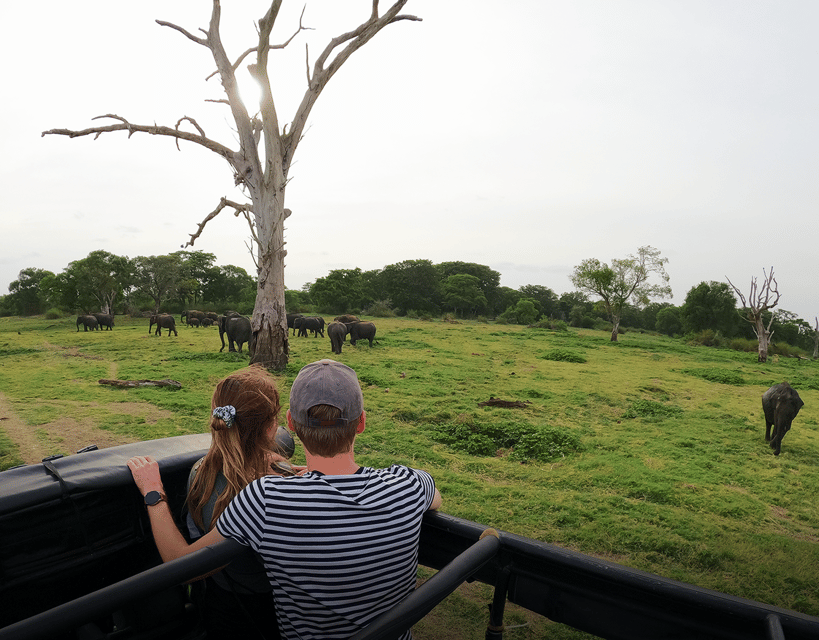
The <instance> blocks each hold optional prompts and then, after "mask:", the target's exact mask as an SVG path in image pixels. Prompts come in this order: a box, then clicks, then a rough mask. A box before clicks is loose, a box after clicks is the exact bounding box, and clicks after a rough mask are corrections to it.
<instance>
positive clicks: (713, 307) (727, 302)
mask: <svg viewBox="0 0 819 640" xmlns="http://www.w3.org/2000/svg"><path fill="white" fill-rule="evenodd" d="M680 320H681V321H682V325H683V331H685V332H686V333H699V332H700V331H705V330H707V329H712V330H713V331H719V332H720V333H721V334H722V335H724V336H727V337H731V336H733V335H735V334H736V333H737V320H738V318H737V299H736V296H734V292H733V291H732V290H731V287H730V286H728V285H727V284H726V283H725V282H714V281H713V280H712V281H709V282H700V283H699V284H698V285H697V286H696V287H692V288H691V289H690V290H689V291H688V293H687V294H686V296H685V302H684V303H683V305H682V306H681V307H680Z"/></svg>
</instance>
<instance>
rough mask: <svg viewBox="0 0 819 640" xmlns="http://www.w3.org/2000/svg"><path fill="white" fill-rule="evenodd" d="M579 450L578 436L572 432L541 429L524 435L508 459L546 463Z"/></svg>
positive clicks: (548, 428) (547, 428) (552, 428)
mask: <svg viewBox="0 0 819 640" xmlns="http://www.w3.org/2000/svg"><path fill="white" fill-rule="evenodd" d="M579 449H580V436H578V435H577V434H576V433H575V432H574V431H570V430H568V429H558V428H556V427H541V428H540V429H537V430H533V431H530V432H528V433H524V434H523V435H522V436H521V438H520V440H518V442H517V444H515V447H514V449H513V450H512V453H511V455H510V456H509V457H510V458H512V459H513V460H520V461H521V462H525V461H527V460H538V461H541V462H546V461H548V460H554V459H555V458H564V457H566V455H567V454H570V453H573V452H575V451H578V450H579Z"/></svg>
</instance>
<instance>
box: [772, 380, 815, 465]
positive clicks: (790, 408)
mask: <svg viewBox="0 0 819 640" xmlns="http://www.w3.org/2000/svg"><path fill="white" fill-rule="evenodd" d="M804 404H805V403H804V402H802V398H800V397H799V394H798V393H796V389H794V388H793V387H792V386H791V385H789V384H788V383H787V382H780V383H779V384H775V385H774V386H772V387H771V388H770V389H768V390H767V391H766V392H765V393H763V394H762V411H763V412H764V414H765V442H769V443H770V447H771V449H773V450H774V455H775V456H778V455H779V453H780V452H781V451H782V438H784V437H785V434H786V433H788V431H789V430H790V428H791V422H793V419H794V418H795V417H796V414H797V413H799V410H800V409H801V408H802V406H803V405H804ZM771 427H773V434H771Z"/></svg>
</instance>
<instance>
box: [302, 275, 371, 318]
mask: <svg viewBox="0 0 819 640" xmlns="http://www.w3.org/2000/svg"><path fill="white" fill-rule="evenodd" d="M362 297H363V283H362V278H361V269H359V268H358V267H356V268H355V269H334V270H333V271H331V272H330V273H328V274H327V275H326V276H325V277H323V278H317V279H316V281H315V282H314V283H313V284H312V285H311V286H310V298H311V299H312V300H313V303H314V304H315V305H316V307H318V309H319V310H321V311H323V312H324V313H352V312H354V311H357V310H358V309H360V308H361V304H362Z"/></svg>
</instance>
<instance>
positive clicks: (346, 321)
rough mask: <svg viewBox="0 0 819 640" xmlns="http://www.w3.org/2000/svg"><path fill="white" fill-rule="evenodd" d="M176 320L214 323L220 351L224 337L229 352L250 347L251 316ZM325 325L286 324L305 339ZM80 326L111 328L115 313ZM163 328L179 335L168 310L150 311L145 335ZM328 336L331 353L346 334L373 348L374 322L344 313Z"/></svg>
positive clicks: (290, 319) (187, 314)
mask: <svg viewBox="0 0 819 640" xmlns="http://www.w3.org/2000/svg"><path fill="white" fill-rule="evenodd" d="M179 320H180V322H183V321H184V322H185V323H186V324H187V325H188V326H190V327H208V326H211V325H214V324H215V325H216V326H217V327H218V328H219V339H220V340H221V341H222V348H221V349H219V351H224V349H225V337H227V346H228V351H232V352H239V353H241V352H242V348H243V346H244V345H245V344H247V345H248V349H251V341H252V339H253V331H252V328H251V324H250V318H248V317H246V316H243V315H240V314H239V313H237V312H236V311H226V312H225V313H224V314H223V315H217V314H216V313H214V312H212V311H211V312H202V311H195V310H191V309H188V310H185V311H183V312H182V314H181V316H180V318H179ZM324 325H325V323H324V318H322V317H321V316H305V315H303V314H300V313H292V314H291V313H288V314H287V327H288V329H293V335H294V336H295V335H297V334H298V336H299V337H305V338H306V337H307V335H308V333H311V332H312V334H313V337H315V338H317V337H319V336H321V337H322V338H323V337H324ZM80 326H83V327H84V330H85V331H95V330H102V327H107V328H108V330H111V329H113V328H114V316H112V315H108V314H103V313H94V314H88V315H82V316H79V317H78V318H77V331H79V330H80ZM154 326H156V329H154ZM163 329H167V330H168V334H167V335H168V336H170V335H171V333H173V334H174V335H175V336H178V335H179V333H178V332H177V330H176V318H174V316H172V315H170V314H168V313H156V314H152V315H151V317H150V319H149V321H148V334H149V335H150V333H151V332H153V333H154V335H158V336H161V335H162V330H163ZM327 336H328V337H329V338H330V347H331V349H332V351H333V353H341V347H342V345H343V344H344V341H345V340H346V338H347V336H350V344H351V345H353V346H355V345H356V342H357V341H358V340H367V341H369V343H370V346H371V347H372V346H373V341H374V340H375V324H373V323H372V322H366V321H362V320H360V319H359V318H358V317H357V316H354V315H349V314H346V315H342V316H338V317H337V318H335V319H334V320H333V321H332V322H331V323H330V324H329V325H327Z"/></svg>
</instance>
